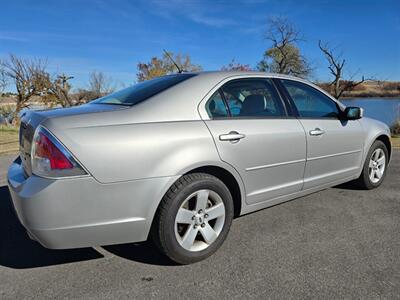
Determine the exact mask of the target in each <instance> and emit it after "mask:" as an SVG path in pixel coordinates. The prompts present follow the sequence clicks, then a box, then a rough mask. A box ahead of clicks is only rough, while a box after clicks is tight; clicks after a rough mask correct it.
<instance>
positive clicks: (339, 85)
mask: <svg viewBox="0 0 400 300" xmlns="http://www.w3.org/2000/svg"><path fill="white" fill-rule="evenodd" d="M318 47H319V49H320V50H321V51H322V53H323V54H324V56H325V58H326V60H327V61H328V64H329V66H328V69H329V71H330V73H331V74H332V76H333V78H334V79H333V80H332V82H331V83H329V86H331V87H332V94H333V96H334V97H335V98H336V99H339V98H340V97H341V96H342V95H343V93H344V92H345V91H350V90H352V89H354V88H355V87H356V86H358V85H360V84H362V83H363V82H364V81H365V80H367V79H365V78H364V76H362V78H361V80H359V81H354V80H353V77H354V75H353V76H351V78H350V79H348V80H344V79H343V68H344V66H345V63H346V60H345V59H344V58H342V54H341V53H339V54H337V53H334V50H333V49H332V48H331V47H330V46H329V45H328V43H322V42H321V40H320V41H318Z"/></svg>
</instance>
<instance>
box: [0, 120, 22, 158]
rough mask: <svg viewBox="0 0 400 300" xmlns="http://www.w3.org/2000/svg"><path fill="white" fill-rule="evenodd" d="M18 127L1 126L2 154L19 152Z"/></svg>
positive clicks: (0, 143)
mask: <svg viewBox="0 0 400 300" xmlns="http://www.w3.org/2000/svg"><path fill="white" fill-rule="evenodd" d="M18 150H19V145H18V128H16V127H7V126H0V155H3V154H13V153H17V152H18Z"/></svg>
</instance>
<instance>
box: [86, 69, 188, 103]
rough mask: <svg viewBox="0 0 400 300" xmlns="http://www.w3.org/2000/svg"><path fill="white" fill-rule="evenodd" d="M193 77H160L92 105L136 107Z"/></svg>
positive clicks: (95, 101)
mask: <svg viewBox="0 0 400 300" xmlns="http://www.w3.org/2000/svg"><path fill="white" fill-rule="evenodd" d="M193 76H196V74H174V75H167V76H162V77H158V78H155V79H151V80H147V81H144V82H141V83H138V84H135V85H133V86H131V87H128V88H126V89H123V90H120V91H118V92H115V93H112V94H110V95H107V96H104V97H102V98H99V99H97V100H94V101H92V102H91V103H98V104H115V105H129V106H131V105H135V104H137V103H140V102H142V101H144V100H146V99H148V98H150V97H152V96H155V95H156V94H158V93H161V92H162V91H165V90H166V89H168V88H170V87H172V86H174V85H176V84H178V83H180V82H182V81H185V80H187V79H189V78H191V77H193Z"/></svg>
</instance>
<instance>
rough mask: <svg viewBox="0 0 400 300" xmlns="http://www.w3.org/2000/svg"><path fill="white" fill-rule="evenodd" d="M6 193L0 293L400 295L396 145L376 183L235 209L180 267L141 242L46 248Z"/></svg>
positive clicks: (399, 154)
mask: <svg viewBox="0 0 400 300" xmlns="http://www.w3.org/2000/svg"><path fill="white" fill-rule="evenodd" d="M10 159H11V158H10V157H6V158H4V157H3V158H0V175H1V180H3V178H4V167H5V166H6V165H7V164H8V163H9V161H10ZM7 160H8V161H7ZM3 183H4V182H3ZM0 186H1V184H0ZM9 197H10V196H9V193H8V191H7V188H6V187H5V186H2V187H0V222H1V224H0V299H20V298H31V297H32V298H40V299H43V298H46V297H48V298H50V297H51V298H53V297H57V298H58V297H59V298H81V297H85V298H112V299H113V298H144V297H146V298H160V299H165V298H171V299H177V298H191V299H197V298H206V297H211V298H217V297H218V298H241V297H244V298H266V297H268V298H320V299H322V298H362V299H365V298H375V299H376V298H392V299H393V298H398V299H400V151H396V152H395V153H394V158H393V161H392V164H391V166H390V169H389V173H388V176H387V178H386V181H385V182H384V184H383V185H382V186H381V187H380V188H379V189H377V190H373V191H360V190H353V189H350V187H348V186H341V187H336V188H332V189H328V190H325V191H322V192H319V193H315V194H313V195H310V196H307V197H304V198H301V199H297V200H295V201H291V202H287V203H284V204H281V205H277V206H274V207H272V208H269V209H265V210H262V211H259V212H256V213H253V214H251V215H247V216H244V217H241V218H238V219H236V220H235V221H234V222H233V226H232V229H231V232H230V235H229V237H228V239H227V241H226V242H225V244H224V245H223V247H222V249H220V250H219V251H218V252H217V253H216V255H214V256H213V257H211V258H210V259H208V260H206V261H203V262H200V263H197V264H194V265H189V266H174V265H171V264H170V263H169V262H168V261H166V260H164V259H163V258H162V257H160V256H159V255H158V254H157V253H156V252H154V250H153V249H152V248H150V247H149V246H148V245H146V244H138V245H132V244H131V245H119V246H110V247H105V248H104V249H103V248H99V250H100V252H97V251H96V250H94V249H91V248H88V249H80V250H68V251H64V250H58V251H52V250H46V249H44V248H42V247H41V246H39V245H38V244H37V243H35V242H32V241H30V240H29V239H28V238H27V237H26V235H25V233H24V230H23V229H22V227H21V226H20V225H19V224H18V222H17V220H16V218H15V217H14V214H13V212H12V207H11V205H10V198H9Z"/></svg>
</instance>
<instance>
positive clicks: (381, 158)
mask: <svg viewBox="0 0 400 300" xmlns="http://www.w3.org/2000/svg"><path fill="white" fill-rule="evenodd" d="M385 167H386V157H385V152H384V151H383V150H382V149H381V148H377V149H375V151H374V152H373V153H372V155H371V159H370V161H369V165H368V174H369V179H370V181H371V182H372V183H378V182H379V181H380V180H381V178H382V176H383V174H384V172H385Z"/></svg>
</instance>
